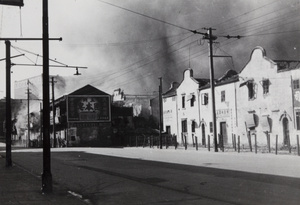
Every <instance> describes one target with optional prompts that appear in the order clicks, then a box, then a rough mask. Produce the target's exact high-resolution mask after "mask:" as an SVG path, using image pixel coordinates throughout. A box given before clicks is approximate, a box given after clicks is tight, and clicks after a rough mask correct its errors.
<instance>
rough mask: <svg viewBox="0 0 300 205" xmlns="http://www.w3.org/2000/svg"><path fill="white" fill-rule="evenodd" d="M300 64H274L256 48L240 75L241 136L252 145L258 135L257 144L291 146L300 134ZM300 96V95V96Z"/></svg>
mask: <svg viewBox="0 0 300 205" xmlns="http://www.w3.org/2000/svg"><path fill="white" fill-rule="evenodd" d="M299 68H300V66H299V62H298V63H297V61H295V62H294V61H273V60H271V59H269V58H268V57H266V52H265V50H264V49H263V48H261V47H256V48H255V49H254V50H253V51H252V54H251V56H250V60H249V62H248V63H247V64H246V66H245V67H244V68H243V70H242V71H241V72H240V74H239V77H240V84H239V88H238V90H237V101H238V104H237V111H238V112H237V116H238V122H239V125H238V129H237V133H238V134H239V135H240V136H241V141H242V142H244V143H247V142H248V140H249V139H248V138H249V137H250V139H251V141H252V142H253V141H254V139H253V136H254V135H256V137H257V143H258V145H260V144H267V142H268V141H267V139H268V138H267V136H268V135H269V136H270V144H271V145H274V144H275V143H276V135H277V136H278V145H279V146H280V145H282V146H285V145H286V146H287V145H288V144H289V143H290V144H295V143H296V135H297V134H300V132H299V131H300V126H299V125H300V121H299V115H300V112H299V111H300V109H299V108H300V98H299V97H298V95H297V93H298V92H299V79H300V70H299ZM299 94H300V92H299ZM299 96H300V95H299Z"/></svg>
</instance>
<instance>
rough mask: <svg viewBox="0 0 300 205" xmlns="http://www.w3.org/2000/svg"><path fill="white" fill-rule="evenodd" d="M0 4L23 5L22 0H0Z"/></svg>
mask: <svg viewBox="0 0 300 205" xmlns="http://www.w3.org/2000/svg"><path fill="white" fill-rule="evenodd" d="M0 4H5V5H9V6H24V3H23V0H0Z"/></svg>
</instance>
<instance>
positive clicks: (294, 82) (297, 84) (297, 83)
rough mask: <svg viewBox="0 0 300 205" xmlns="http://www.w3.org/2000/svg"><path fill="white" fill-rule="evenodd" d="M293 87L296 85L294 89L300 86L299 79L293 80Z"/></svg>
mask: <svg viewBox="0 0 300 205" xmlns="http://www.w3.org/2000/svg"><path fill="white" fill-rule="evenodd" d="M293 87H294V89H299V88H300V84H299V80H293Z"/></svg>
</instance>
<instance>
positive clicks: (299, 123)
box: [296, 110, 300, 130]
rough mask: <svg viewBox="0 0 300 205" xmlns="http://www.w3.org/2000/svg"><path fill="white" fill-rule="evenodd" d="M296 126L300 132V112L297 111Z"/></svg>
mask: <svg viewBox="0 0 300 205" xmlns="http://www.w3.org/2000/svg"><path fill="white" fill-rule="evenodd" d="M296 126H297V130H300V110H299V111H296Z"/></svg>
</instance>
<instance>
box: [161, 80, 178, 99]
mask: <svg viewBox="0 0 300 205" xmlns="http://www.w3.org/2000/svg"><path fill="white" fill-rule="evenodd" d="M178 87H179V83H177V82H172V83H171V87H170V88H169V90H168V91H167V92H165V93H163V97H166V98H167V97H172V96H175V95H176V90H177V88H178Z"/></svg>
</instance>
